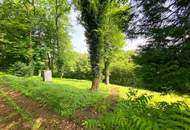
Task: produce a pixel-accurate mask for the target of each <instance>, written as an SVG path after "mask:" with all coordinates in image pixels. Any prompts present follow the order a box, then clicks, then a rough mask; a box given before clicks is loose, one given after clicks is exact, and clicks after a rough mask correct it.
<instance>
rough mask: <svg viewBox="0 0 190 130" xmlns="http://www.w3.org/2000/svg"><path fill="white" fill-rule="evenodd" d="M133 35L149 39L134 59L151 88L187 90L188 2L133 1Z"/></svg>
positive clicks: (189, 15)
mask: <svg viewBox="0 0 190 130" xmlns="http://www.w3.org/2000/svg"><path fill="white" fill-rule="evenodd" d="M133 5H134V8H135V9H136V11H135V12H134V16H135V17H134V20H133V21H135V22H131V23H133V25H134V24H135V25H136V26H131V28H132V27H133V28H132V29H133V30H132V31H133V32H134V33H133V34H136V35H139V34H140V35H144V36H145V37H147V38H148V43H149V44H148V45H145V46H143V47H142V48H141V49H140V53H139V55H138V57H137V58H136V62H137V63H138V64H140V65H141V66H142V67H141V69H140V72H141V73H142V74H143V76H142V79H143V82H144V83H145V84H146V85H147V86H148V85H149V88H150V89H151V88H152V89H154V90H170V89H172V90H177V91H189V85H188V84H189V82H190V81H189V77H190V73H188V72H189V69H190V68H189V65H190V63H189V57H188V55H190V49H189V48H190V44H189V43H190V1H188V0H172V1H170V0H156V1H155V0H139V1H136V0H134V1H133Z"/></svg>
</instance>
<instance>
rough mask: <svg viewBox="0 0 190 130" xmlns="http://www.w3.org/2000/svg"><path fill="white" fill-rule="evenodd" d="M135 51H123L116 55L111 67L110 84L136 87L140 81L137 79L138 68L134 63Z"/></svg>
mask: <svg viewBox="0 0 190 130" xmlns="http://www.w3.org/2000/svg"><path fill="white" fill-rule="evenodd" d="M134 55H135V52H133V51H127V52H126V51H121V52H118V53H117V55H116V58H115V60H114V61H113V63H112V64H111V67H110V83H113V84H118V85H125V86H136V85H137V84H138V79H137V78H136V74H135V69H136V68H137V67H138V65H136V64H135V63H134V62H133V61H132V56H134Z"/></svg>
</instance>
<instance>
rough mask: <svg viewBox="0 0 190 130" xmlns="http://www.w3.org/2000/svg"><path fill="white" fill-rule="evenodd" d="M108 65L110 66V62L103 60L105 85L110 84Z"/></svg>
mask: <svg viewBox="0 0 190 130" xmlns="http://www.w3.org/2000/svg"><path fill="white" fill-rule="evenodd" d="M109 66H110V62H109V61H106V62H105V68H104V69H105V70H104V71H105V83H106V85H109V84H110V71H109Z"/></svg>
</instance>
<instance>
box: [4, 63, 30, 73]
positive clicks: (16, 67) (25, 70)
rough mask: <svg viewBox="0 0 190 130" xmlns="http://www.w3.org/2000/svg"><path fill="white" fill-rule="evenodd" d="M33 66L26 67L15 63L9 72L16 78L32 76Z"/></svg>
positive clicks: (23, 64)
mask: <svg viewBox="0 0 190 130" xmlns="http://www.w3.org/2000/svg"><path fill="white" fill-rule="evenodd" d="M32 69H33V68H32V66H30V65H26V64H25V63H22V62H15V63H14V64H13V65H11V67H9V70H8V72H9V73H11V74H13V75H16V76H21V77H24V76H32Z"/></svg>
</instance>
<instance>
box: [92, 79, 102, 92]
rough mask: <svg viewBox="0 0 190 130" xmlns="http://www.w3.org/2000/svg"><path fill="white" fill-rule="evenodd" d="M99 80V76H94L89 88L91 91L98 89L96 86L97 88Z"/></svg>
mask: <svg viewBox="0 0 190 130" xmlns="http://www.w3.org/2000/svg"><path fill="white" fill-rule="evenodd" d="M99 82H100V78H99V77H97V78H94V79H93V80H92V86H91V90H92V91H97V90H98V88H99Z"/></svg>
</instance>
